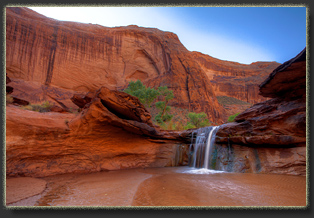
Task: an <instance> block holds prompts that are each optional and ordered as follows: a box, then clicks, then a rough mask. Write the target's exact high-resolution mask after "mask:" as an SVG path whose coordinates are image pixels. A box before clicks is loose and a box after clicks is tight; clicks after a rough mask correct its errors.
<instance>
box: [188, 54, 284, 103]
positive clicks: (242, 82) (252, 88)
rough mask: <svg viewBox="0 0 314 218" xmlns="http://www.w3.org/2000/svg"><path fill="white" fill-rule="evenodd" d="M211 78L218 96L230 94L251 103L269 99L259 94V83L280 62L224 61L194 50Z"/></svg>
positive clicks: (198, 60)
mask: <svg viewBox="0 0 314 218" xmlns="http://www.w3.org/2000/svg"><path fill="white" fill-rule="evenodd" d="M192 56H193V57H194V59H195V60H196V61H197V62H198V63H199V65H200V66H201V68H202V69H203V70H204V72H205V73H206V75H207V77H208V78H209V80H210V82H211V85H212V87H213V89H214V92H215V94H216V96H229V97H234V98H237V99H239V100H242V101H246V102H248V103H251V104H255V103H258V102H261V101H265V100H267V98H265V97H263V96H261V95H259V87H258V86H259V84H260V83H261V82H263V81H264V80H265V79H266V78H267V77H268V75H269V74H270V73H271V72H272V71H273V70H274V69H275V68H276V67H278V66H279V65H280V64H279V63H277V62H254V63H251V64H240V63H237V62H231V61H223V60H219V59H216V58H213V57H211V56H209V55H205V54H202V53H200V52H192Z"/></svg>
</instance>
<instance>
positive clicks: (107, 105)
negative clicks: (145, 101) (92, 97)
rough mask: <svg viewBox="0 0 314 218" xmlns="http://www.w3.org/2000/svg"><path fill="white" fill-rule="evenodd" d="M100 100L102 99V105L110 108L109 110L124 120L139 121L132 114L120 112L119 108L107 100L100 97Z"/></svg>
mask: <svg viewBox="0 0 314 218" xmlns="http://www.w3.org/2000/svg"><path fill="white" fill-rule="evenodd" d="M100 101H101V103H102V105H103V106H104V107H106V108H107V109H108V111H110V112H111V113H113V114H114V115H116V116H117V117H119V118H121V119H123V120H134V121H139V120H138V119H135V118H134V117H130V116H127V115H126V114H123V113H121V112H119V111H118V110H117V109H115V108H114V107H112V105H110V104H108V102H106V101H104V100H102V99H100Z"/></svg>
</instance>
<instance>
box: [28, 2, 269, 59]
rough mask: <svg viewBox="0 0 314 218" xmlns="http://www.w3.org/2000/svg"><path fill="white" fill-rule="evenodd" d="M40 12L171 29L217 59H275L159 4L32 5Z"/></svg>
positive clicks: (107, 23)
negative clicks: (129, 5)
mask: <svg viewBox="0 0 314 218" xmlns="http://www.w3.org/2000/svg"><path fill="white" fill-rule="evenodd" d="M31 9H33V10H35V11H37V12H38V13H41V14H44V15H46V16H48V17H51V18H55V19H58V20H66V21H77V22H83V23H93V24H100V25H103V26H108V27H114V26H127V25H131V24H135V25H138V26H143V27H154V28H158V29H161V30H164V31H171V32H174V33H176V34H177V35H178V36H179V39H180V40H181V42H182V43H183V45H184V46H186V48H187V49H188V50H190V51H199V52H202V53H204V54H208V55H210V56H213V57H215V58H218V59H222V60H229V61H236V62H240V63H246V64H249V63H251V62H255V61H273V60H274V57H273V56H272V55H271V54H270V52H267V51H266V50H265V49H263V48H261V47H260V46H258V45H255V44H252V43H248V42H243V41H242V40H241V39H236V38H232V36H225V35H217V34H216V33H209V32H208V29H209V28H208V29H207V30H202V29H196V28H195V27H194V26H191V25H188V24H186V23H183V22H182V21H181V20H182V19H181V18H180V17H176V15H175V14H174V13H169V12H170V11H171V10H169V8H168V10H167V12H168V13H167V12H165V10H163V9H162V8H158V7H31Z"/></svg>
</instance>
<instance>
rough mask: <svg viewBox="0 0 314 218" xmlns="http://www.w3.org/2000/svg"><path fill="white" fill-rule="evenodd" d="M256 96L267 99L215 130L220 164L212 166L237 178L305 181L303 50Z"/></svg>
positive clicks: (304, 59) (269, 80)
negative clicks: (256, 175) (280, 176)
mask: <svg viewBox="0 0 314 218" xmlns="http://www.w3.org/2000/svg"><path fill="white" fill-rule="evenodd" d="M259 91H260V93H261V95H262V96H264V97H269V98H271V99H269V100H267V101H264V102H260V103H257V104H255V105H253V106H252V107H250V108H248V109H247V110H245V111H244V112H243V113H241V114H239V115H238V116H237V117H236V118H235V122H233V123H228V124H224V125H222V126H221V128H220V129H219V130H218V132H217V137H216V142H218V143H220V144H221V146H218V147H219V148H218V149H217V150H219V151H218V152H219V153H220V157H221V158H220V159H219V160H218V159H217V166H218V165H220V166H219V167H220V169H226V168H225V166H226V165H227V166H228V165H229V167H230V169H229V170H231V171H240V172H252V171H253V172H263V173H285V174H294V175H305V174H306V141H307V140H306V135H307V134H306V119H307V118H306V102H307V99H306V49H304V50H303V51H302V52H301V53H300V54H298V55H297V56H296V57H294V58H292V59H291V60H289V61H287V62H285V63H284V64H282V65H280V66H279V67H277V68H276V69H275V70H274V71H273V72H272V73H271V74H270V75H269V77H268V78H267V79H266V80H265V81H264V82H263V83H262V84H261V85H260V86H259ZM228 151H229V153H228ZM229 163H231V164H229ZM219 167H217V168H219Z"/></svg>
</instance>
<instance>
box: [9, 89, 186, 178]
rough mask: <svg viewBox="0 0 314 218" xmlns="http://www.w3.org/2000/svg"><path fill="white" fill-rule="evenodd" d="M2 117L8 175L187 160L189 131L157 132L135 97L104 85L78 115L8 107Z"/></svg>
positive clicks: (83, 171)
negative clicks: (4, 124) (4, 121)
mask: <svg viewBox="0 0 314 218" xmlns="http://www.w3.org/2000/svg"><path fill="white" fill-rule="evenodd" d="M6 116H7V118H6V120H7V121H6V129H7V131H6V158H7V159H6V173H7V175H8V176H31V177H43V176H49V175H56V174H63V173H88V172H97V171H102V170H117V169H127V168H142V167H163V166H178V165H186V164H187V162H188V156H187V155H188V144H186V142H185V141H186V137H187V136H188V135H189V131H183V132H170V131H160V130H159V129H157V128H155V127H154V126H153V124H152V122H151V119H150V114H149V113H147V111H146V109H145V107H144V106H143V105H142V104H141V103H140V102H139V101H138V99H137V98H135V97H133V96H130V95H128V94H126V93H123V92H118V91H110V90H109V89H107V88H105V87H103V88H101V89H100V90H99V91H97V92H96V94H95V97H94V98H93V99H92V101H91V102H90V103H89V104H88V105H86V106H85V108H84V109H83V110H82V112H81V113H80V114H78V115H75V114H70V113H54V112H48V113H38V112H34V111H27V110H21V109H20V108H17V107H14V106H7V113H6ZM17 126H18V128H16V127H17Z"/></svg>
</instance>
